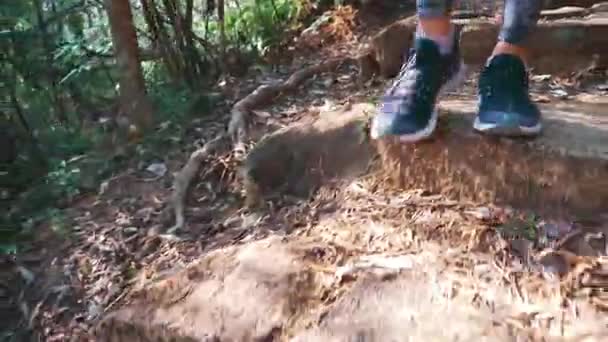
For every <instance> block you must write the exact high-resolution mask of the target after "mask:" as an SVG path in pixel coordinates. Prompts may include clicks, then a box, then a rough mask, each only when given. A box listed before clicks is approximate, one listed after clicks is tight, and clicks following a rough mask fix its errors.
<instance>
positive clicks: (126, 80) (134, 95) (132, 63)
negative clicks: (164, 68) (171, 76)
mask: <svg viewBox="0 0 608 342" xmlns="http://www.w3.org/2000/svg"><path fill="white" fill-rule="evenodd" d="M105 4H106V10H107V12H108V18H109V21H110V29H111V32H112V43H113V45H114V51H115V53H116V60H117V62H118V68H119V69H120V71H121V77H120V80H119V83H120V95H121V107H122V112H124V113H126V114H127V115H128V117H129V121H130V122H131V123H133V124H135V125H136V126H137V128H138V129H140V130H141V129H146V128H149V127H150V126H151V124H152V105H151V104H150V102H149V100H148V97H147V95H146V85H145V83H144V78H143V74H142V71H141V65H140V63H139V49H138V46H137V35H136V34H135V27H134V25H133V15H132V13H131V6H130V5H129V0H105Z"/></svg>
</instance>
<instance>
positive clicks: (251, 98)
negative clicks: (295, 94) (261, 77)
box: [228, 58, 350, 151]
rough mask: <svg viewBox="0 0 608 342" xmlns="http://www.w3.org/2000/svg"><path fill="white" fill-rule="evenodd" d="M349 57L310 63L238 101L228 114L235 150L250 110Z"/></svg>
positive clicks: (245, 134) (242, 140)
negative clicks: (286, 77) (315, 63)
mask: <svg viewBox="0 0 608 342" xmlns="http://www.w3.org/2000/svg"><path fill="white" fill-rule="evenodd" d="M349 61H350V59H349V58H335V59H331V60H329V61H326V62H323V63H321V64H317V65H311V66H309V67H306V68H304V69H302V70H298V71H296V72H294V73H293V74H292V75H291V76H290V77H289V78H288V79H287V80H286V81H284V82H278V83H275V84H265V85H261V86H259V87H258V88H257V89H256V90H254V91H253V92H252V93H251V94H249V95H247V96H245V97H244V98H243V99H241V100H240V101H238V102H237V103H236V104H235V105H234V107H232V112H231V114H230V123H229V124H228V135H229V136H230V138H231V139H232V141H233V143H234V144H235V149H236V151H241V150H240V149H242V147H243V146H244V144H245V141H246V140H247V138H248V136H249V114H250V113H251V111H252V110H254V109H257V108H260V107H261V106H264V105H268V104H270V103H271V102H272V101H273V100H274V99H275V98H277V97H278V96H280V95H281V94H284V93H288V92H292V91H294V90H296V89H297V88H298V87H299V86H300V85H302V83H304V82H305V81H306V80H308V79H310V78H311V77H313V76H316V75H318V74H321V73H324V72H328V71H331V70H333V69H336V68H338V67H339V66H340V65H342V64H343V63H345V62H349Z"/></svg>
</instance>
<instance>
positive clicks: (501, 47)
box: [492, 42, 528, 64]
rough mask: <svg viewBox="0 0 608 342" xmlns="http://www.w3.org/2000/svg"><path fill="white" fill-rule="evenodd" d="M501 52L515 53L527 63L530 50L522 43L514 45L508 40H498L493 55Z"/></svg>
mask: <svg viewBox="0 0 608 342" xmlns="http://www.w3.org/2000/svg"><path fill="white" fill-rule="evenodd" d="M500 54H509V55H515V56H517V57H519V58H521V60H522V61H523V62H524V64H527V62H528V50H527V49H526V48H525V47H523V46H520V45H513V44H510V43H507V42H498V43H497V44H496V46H495V47H494V51H492V56H495V55H500Z"/></svg>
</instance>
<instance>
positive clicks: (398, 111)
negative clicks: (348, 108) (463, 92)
mask: <svg viewBox="0 0 608 342" xmlns="http://www.w3.org/2000/svg"><path fill="white" fill-rule="evenodd" d="M459 33H460V32H459V31H458V30H457V31H456V32H455V34H454V40H455V42H454V46H453V49H452V52H451V53H450V54H448V55H441V54H440V52H439V47H438V46H437V44H436V43H435V42H434V41H432V40H430V39H427V38H416V39H415V41H414V48H413V49H412V50H411V51H410V57H409V60H408V62H407V63H406V64H404V65H403V66H402V68H401V71H400V72H399V75H398V76H397V78H396V80H395V81H394V83H393V84H392V85H391V87H390V88H389V89H387V91H386V92H385V94H384V96H383V97H382V98H381V106H380V108H379V110H378V113H377V114H376V116H375V117H374V119H373V121H372V125H371V132H370V133H371V137H372V139H378V138H381V137H385V136H396V137H398V138H399V140H400V141H402V142H416V141H419V140H422V139H425V138H428V137H429V136H431V134H432V133H433V131H434V130H435V127H436V125H437V110H436V108H435V105H436V101H437V97H438V95H439V93H440V91H441V90H446V88H448V87H449V88H452V87H454V86H455V85H457V83H459V81H461V80H462V75H463V71H464V66H463V64H462V60H461V58H460V50H459V46H458V45H459V44H458V43H459V37H460V35H459Z"/></svg>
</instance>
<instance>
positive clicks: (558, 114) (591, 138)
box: [0, 5, 608, 342]
mask: <svg viewBox="0 0 608 342" xmlns="http://www.w3.org/2000/svg"><path fill="white" fill-rule="evenodd" d="M585 6H587V5H585ZM404 11H405V12H408V11H411V9H404ZM577 11H578V12H576V13H578V14H576V15H575V14H572V13H571V12H567V11H565V10H562V11H554V12H552V13H549V14H545V17H546V18H549V17H551V16H557V17H559V18H560V19H558V20H565V19H561V18H563V17H564V16H567V17H568V18H567V20H579V21H586V20H590V18H589V16H590V15H597V14H602V13H604V12H602V11H600V10H597V9H596V10H593V11H592V10H590V9H586V10H584V11H583V12H581V11H580V10H577ZM564 13H566V14H564ZM567 13H570V14H567ZM581 13H582V14H581ZM407 14H410V13H405V14H404V17H405V16H407ZM329 15H332V16H334V17H340V18H342V19H343V20H342V19H341V20H335V21H333V22H334V23H335V22H338V23H340V25H337V24H336V25H334V26H330V27H329V28H327V27H326V28H322V29H320V30H318V31H316V32H313V33H312V35H314V34H318V35H321V36H322V37H321V38H322V39H312V38H311V37H312V36H308V37H307V39H308V43H305V42H303V43H302V44H313V46H315V45H314V44H320V45H319V46H318V48H317V49H316V50H314V49H310V46H308V47H306V46H304V47H302V49H301V50H299V51H298V53H299V54H301V56H299V57H297V58H294V60H293V62H292V63H291V64H288V65H282V66H280V67H279V68H278V69H277V70H275V71H273V72H260V71H252V72H251V73H250V74H249V75H248V78H244V79H242V80H236V79H231V80H228V82H227V85H226V87H225V89H224V90H223V91H224V92H225V95H226V96H227V98H228V100H227V101H226V102H225V103H223V104H221V105H219V106H218V108H217V109H216V112H215V113H213V114H211V115H208V116H205V117H202V118H201V119H200V120H196V121H194V122H193V123H192V129H191V130H190V131H191V136H190V137H189V139H190V143H189V145H187V146H185V147H184V149H185V150H184V151H175V154H171V155H168V156H167V158H166V159H165V160H163V161H162V163H163V164H164V165H165V166H166V167H167V169H168V170H169V171H170V172H167V173H165V174H163V175H161V176H154V175H150V174H149V172H147V171H146V168H147V167H148V165H137V163H136V162H134V163H133V165H132V167H130V168H128V169H126V170H124V171H122V172H120V173H118V174H116V175H115V176H114V177H112V178H111V179H108V180H107V181H105V182H104V183H103V184H102V186H101V187H100V189H99V191H98V192H97V193H95V194H89V195H86V196H82V197H81V198H79V199H78V200H77V201H76V202H75V203H72V204H71V206H70V208H69V209H67V210H66V215H67V217H68V220H67V223H66V224H65V226H64V229H63V231H64V232H66V231H67V234H65V235H63V236H62V235H58V234H57V233H56V232H57V231H58V230H57V229H55V228H57V227H55V226H53V225H52V224H51V223H49V224H48V226H45V227H39V230H40V231H41V232H44V233H41V234H40V235H39V236H38V239H37V241H34V242H33V243H32V247H31V248H30V250H27V251H25V252H24V253H23V254H21V255H19V256H18V258H16V259H15V260H2V262H3V264H5V266H7V267H4V268H3V271H2V287H1V288H0V289H1V290H2V297H6V298H8V299H9V300H8V301H7V304H6V305H5V307H4V308H3V309H6V310H2V318H4V320H3V321H4V322H9V323H7V324H12V329H13V330H12V331H13V335H12V337H13V338H15V339H16V340H23V341H27V340H43V341H260V342H261V341H393V340H413V341H422V340H425V341H426V340H428V341H457V340H458V341H474V340H479V339H483V340H487V341H505V340H513V341H604V340H606V339H608V336H607V335H608V334H607V330H606V326H607V324H608V316H607V315H606V310H608V297H607V296H606V293H607V292H606V289H607V288H608V264H606V260H605V256H606V255H608V245H607V241H606V239H607V237H606V236H607V235H606V234H608V212H607V210H606V209H607V208H608V205H607V204H608V201H607V198H608V197H607V196H608V184H607V183H606V180H607V179H608V177H607V175H608V164H607V160H608V150H606V146H608V141H607V140H606V138H607V137H608V111H607V110H606V108H607V106H608V103H606V100H605V99H606V98H607V97H608V87H607V85H608V83H607V82H608V77H607V75H608V74H607V73H606V69H605V68H602V66H601V65H599V64H593V63H591V62H593V61H594V59H593V54H594V53H595V52H594V51H595V50H593V51H587V52H585V51H583V50H581V51H583V52H580V53H581V54H580V55H578V57H577V60H578V61H581V59H584V61H585V63H583V62H580V63H579V64H576V65H577V67H574V66H573V67H572V69H571V70H569V71H567V72H562V73H560V74H559V75H558V74H552V73H545V72H544V71H543V72H542V73H540V72H537V71H536V70H532V74H531V83H530V86H531V89H532V96H533V98H534V100H535V101H537V102H538V103H539V104H540V105H541V106H542V108H543V112H544V113H545V115H546V122H547V130H546V132H545V134H544V135H543V137H542V138H540V139H538V140H535V141H518V140H516V141H511V140H508V141H506V140H500V141H492V140H488V139H487V138H486V137H481V136H478V135H475V134H472V133H471V129H470V120H471V115H472V114H473V113H474V102H473V100H474V98H475V91H476V77H477V75H476V73H475V72H474V68H472V70H473V71H472V72H471V73H470V74H469V75H468V79H467V81H466V83H465V84H464V85H463V86H462V87H461V88H460V89H459V90H458V91H457V92H454V93H451V94H447V95H446V96H445V97H443V98H442V102H441V108H442V116H441V120H440V125H441V127H440V129H439V130H438V134H437V136H436V139H434V140H432V141H431V142H428V143H426V144H421V145H416V146H402V145H396V144H394V143H392V142H390V141H383V142H373V141H370V140H369V138H368V126H369V125H368V123H369V119H370V118H371V116H372V115H373V112H374V108H375V103H376V102H377V99H378V97H379V96H380V95H381V94H382V91H383V89H384V88H385V87H386V86H387V85H388V82H390V80H387V79H383V78H382V77H380V75H377V77H371V78H367V79H364V80H362V75H361V73H362V71H361V69H360V67H361V65H364V64H357V63H351V62H345V63H342V64H340V65H339V66H338V67H337V68H333V69H332V70H331V71H328V72H323V73H319V74H317V75H315V76H314V77H311V78H310V79H308V80H307V81H306V82H304V83H303V84H302V85H301V86H299V87H298V88H297V89H296V90H292V91H291V93H290V94H288V95H287V96H282V97H277V98H276V99H275V100H274V101H273V102H272V103H271V104H269V105H268V106H266V107H264V108H261V109H256V110H253V111H251V112H250V113H249V114H250V116H251V122H250V124H251V127H252V132H253V134H252V137H254V138H253V140H254V141H252V143H253V144H251V145H252V146H251V147H247V149H246V155H245V157H242V156H241V154H239V153H235V151H225V152H222V151H219V152H218V153H215V154H212V155H210V156H209V157H208V158H206V159H205V160H204V161H203V162H202V165H201V168H200V171H199V172H198V174H197V177H196V181H195V182H194V183H193V184H192V186H191V189H190V192H189V194H188V196H187V201H186V211H185V217H186V225H185V226H184V227H183V228H182V229H179V230H177V231H174V232H173V231H169V230H168V228H169V227H171V226H172V225H173V223H174V217H172V215H171V213H172V208H171V206H170V205H169V203H170V198H171V193H172V189H171V183H172V180H173V179H172V178H173V176H172V173H173V172H177V171H179V170H180V168H181V167H182V166H183V165H184V163H185V162H186V160H187V159H188V154H189V152H192V151H193V150H195V149H196V147H197V146H200V145H201V144H203V143H205V142H208V141H210V140H211V139H213V137H215V136H216V135H217V133H218V132H219V131H222V130H223V129H224V127H226V126H227V124H228V121H229V120H230V118H229V117H228V115H227V113H229V112H230V108H231V106H232V105H234V104H235V103H237V101H238V100H240V99H243V98H244V97H245V96H246V95H247V94H249V93H250V92H251V91H253V90H254V89H256V87H257V86H258V85H260V84H270V83H273V82H275V81H277V80H286V79H288V78H289V76H290V75H291V74H292V73H294V72H296V71H298V70H302V69H303V68H305V67H307V66H310V65H315V64H320V63H321V62H322V61H326V60H327V59H328V58H330V57H332V58H337V57H349V59H348V60H350V61H352V60H356V59H357V58H356V57H358V55H356V54H354V53H353V52H357V53H359V52H361V53H362V55H365V54H366V53H369V51H368V50H365V48H362V45H363V44H364V43H365V42H372V43H373V41H374V40H376V41H379V40H383V38H379V37H382V34H385V33H382V32H386V31H382V30H379V32H380V33H379V35H378V36H375V37H373V35H374V34H375V32H376V31H375V28H377V27H381V26H384V25H388V24H390V23H386V22H384V23H382V22H378V20H377V19H374V18H368V19H367V25H368V26H367V27H366V29H365V30H361V29H360V27H361V26H356V23H357V22H358V21H357V20H359V19H360V20H361V21H363V18H361V17H357V16H356V15H355V13H354V12H352V11H349V10H345V9H341V10H339V11H335V12H332V13H330V14H329ZM581 15H583V16H584V17H583V18H582V19H581V18H580V16H581ZM353 16H354V17H353ZM571 16H574V17H575V19H572V18H571ZM577 17H578V19H576V18H577ZM353 18H355V19H356V18H359V19H357V20H353ZM381 24H382V25H381ZM547 25H550V24H547ZM321 27H324V26H321ZM603 37H604V38H605V37H606V36H603ZM391 39H392V38H391ZM592 39H600V38H599V37H597V35H595V34H593V35H592ZM602 39H603V38H602ZM556 41H560V40H559V39H557V40H556ZM394 42H395V41H393V43H394ZM403 43H406V42H403ZM394 44H396V43H394ZM583 45H584V44H583ZM583 45H581V46H583ZM396 46H402V44H397V45H396ZM605 46H608V45H605ZM600 47H601V45H600ZM313 50H314V51H313ZM378 51H381V50H379V48H378V47H377V46H376V47H372V54H371V55H369V54H368V56H372V57H373V56H376V57H377V56H378V54H377V52H378ZM382 51H383V50H382ZM584 53H587V55H584ZM581 56H583V57H581ZM584 56H586V57H584ZM376 57H373V58H372V59H371V60H372V62H373V63H372V65H373V64H374V63H376V64H375V65H376V67H378V66H379V64H380V65H381V64H382V62H381V61H380V60H378V59H375V58H376ZM401 57H402V56H398V57H397V60H400V58H401ZM391 58H392V59H393V60H394V59H395V58H394V57H391ZM359 61H361V59H359ZM374 61H375V62H374ZM368 62H369V60H368ZM590 63H591V64H590ZM578 65H585V66H584V67H578ZM373 74H374V73H371V75H372V76H373ZM380 74H382V73H380ZM259 136H264V138H262V139H261V140H259V139H258V137H259ZM3 305H4V304H3ZM14 313H18V315H17V314H14ZM9 337H10V336H9Z"/></svg>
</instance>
